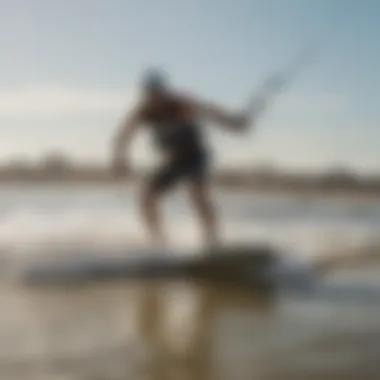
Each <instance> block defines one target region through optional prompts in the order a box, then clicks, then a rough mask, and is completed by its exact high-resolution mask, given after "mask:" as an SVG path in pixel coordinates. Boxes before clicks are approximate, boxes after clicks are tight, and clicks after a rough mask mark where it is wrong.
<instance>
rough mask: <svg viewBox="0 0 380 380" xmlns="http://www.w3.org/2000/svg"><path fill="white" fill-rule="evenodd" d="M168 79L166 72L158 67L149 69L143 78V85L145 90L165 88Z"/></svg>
mask: <svg viewBox="0 0 380 380" xmlns="http://www.w3.org/2000/svg"><path fill="white" fill-rule="evenodd" d="M167 85H168V83H167V79H166V75H165V73H163V72H162V71H161V70H158V69H149V70H147V71H146V72H145V73H144V75H143V78H142V87H143V88H144V89H145V90H149V91H155V90H163V89H165V88H166V87H167Z"/></svg>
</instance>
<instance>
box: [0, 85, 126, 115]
mask: <svg viewBox="0 0 380 380" xmlns="http://www.w3.org/2000/svg"><path fill="white" fill-rule="evenodd" d="M132 99H133V95H132V94H131V93H130V92H128V91H116V90H96V89H88V88H79V87H78V88H75V87H69V86H62V85H33V86H24V87H19V88H12V89H8V90H4V89H3V90H0V117H9V118H40V117H67V116H94V115H100V114H107V115H109V114H114V113H120V112H121V111H122V110H124V109H125V108H126V107H127V106H128V105H130V104H131V101H132Z"/></svg>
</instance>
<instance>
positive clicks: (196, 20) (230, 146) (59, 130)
mask: <svg viewBox="0 0 380 380" xmlns="http://www.w3.org/2000/svg"><path fill="white" fill-rule="evenodd" d="M379 19H380V2H378V1H377V0H362V1H358V0H318V1H317V0H313V1H312V0H207V1H205V0H191V1H185V0H144V1H141V0H75V1H74V0H0V56H1V60H0V67H1V70H0V141H1V147H2V149H1V151H0V160H8V159H13V158H23V157H24V158H31V159H39V157H41V155H43V154H45V153H46V152H50V151H63V152H67V154H70V156H72V157H73V158H74V159H77V160H82V161H89V160H93V161H97V162H106V160H108V159H109V156H110V141H111V139H112V135H113V134H114V133H115V131H116V128H117V125H118V123H119V122H120V120H121V119H122V118H123V116H124V115H125V113H126V112H127V111H128V109H130V108H131V106H132V105H133V104H134V103H135V102H136V101H137V99H138V92H137V90H138V81H139V76H140V75H141V73H142V72H143V71H144V70H145V68H146V67H150V66H153V67H162V68H164V70H166V72H167V73H168V75H169V77H170V80H171V82H172V83H173V86H175V87H178V88H179V89H183V88H184V89H186V90H189V91H191V92H193V93H197V94H199V95H200V96H201V97H202V98H204V99H207V100H210V101H212V102H214V103H218V104H220V105H223V106H226V107H227V108H229V109H231V110H239V109H240V108H242V107H244V105H245V103H246V102H247V97H248V96H249V94H250V93H251V92H252V91H254V90H255V88H258V86H259V84H260V83H261V82H262V81H263V80H264V79H265V78H266V77H267V76H268V75H269V74H271V73H273V72H277V71H279V70H282V69H284V68H285V67H287V65H289V63H290V62H291V61H292V60H293V59H294V57H295V56H297V54H299V52H300V51H301V50H302V49H303V48H305V47H308V46H312V47H314V48H315V57H314V58H315V59H314V61H313V62H312V64H311V65H310V66H308V67H306V68H305V69H304V70H303V71H302V72H301V73H300V74H299V75H298V76H297V77H296V78H295V79H294V80H293V81H292V82H291V83H290V85H289V86H288V87H287V88H286V89H285V90H284V91H283V92H282V93H281V94H280V95H279V96H278V97H276V99H275V102H274V103H273V104H271V105H270V107H269V108H268V109H267V111H266V113H265V114H264V115H262V117H261V118H260V119H259V120H258V121H257V123H256V125H255V128H252V129H251V130H250V131H249V133H248V134H247V135H234V134H233V133H226V132H225V131H223V130H222V129H220V128H218V127H217V126H214V125H212V126H210V125H206V126H205V129H206V131H207V136H208V139H209V141H210V144H211V146H212V149H213V151H214V156H215V163H216V165H217V166H221V167H225V166H231V165H232V166H251V165H261V164H265V163H269V164H274V165H278V166H280V167H291V168H300V169H307V170H309V169H310V170H311V169H313V170H319V169H323V168H326V167H330V166H342V165H345V166H350V167H352V168H354V169H357V170H365V171H368V172H380V149H379V147H378V145H379V141H380V107H378V102H379V99H380V70H378V66H379V61H380V45H379V42H378V41H379V37H380V23H379V22H378V20H379ZM131 154H132V158H133V160H134V162H135V164H136V165H146V164H148V165H149V164H150V163H152V162H153V161H154V160H155V157H156V156H155V153H154V151H153V150H152V147H151V144H150V142H149V137H148V136H147V135H146V134H144V132H142V133H141V134H140V135H139V136H138V137H137V139H136V142H135V143H134V144H133V146H132V153H131Z"/></svg>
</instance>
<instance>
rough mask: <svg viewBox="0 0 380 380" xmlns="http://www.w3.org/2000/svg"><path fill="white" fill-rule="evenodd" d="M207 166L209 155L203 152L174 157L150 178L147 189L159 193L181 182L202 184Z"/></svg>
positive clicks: (206, 172)
mask: <svg viewBox="0 0 380 380" xmlns="http://www.w3.org/2000/svg"><path fill="white" fill-rule="evenodd" d="M208 166H209V155H208V154H207V153H205V152H197V153H193V154H188V155H183V156H181V155H179V156H174V157H173V158H171V159H170V160H169V161H168V162H166V163H165V164H164V165H162V166H161V167H159V168H158V169H157V170H156V171H155V172H154V173H153V174H152V175H151V176H150V178H149V180H148V187H149V189H151V190H153V191H155V192H159V193H161V192H165V191H167V190H170V189H171V188H173V187H174V186H175V185H177V184H178V183H179V182H181V181H186V180H189V181H195V182H203V181H204V180H205V179H206V177H207V174H208Z"/></svg>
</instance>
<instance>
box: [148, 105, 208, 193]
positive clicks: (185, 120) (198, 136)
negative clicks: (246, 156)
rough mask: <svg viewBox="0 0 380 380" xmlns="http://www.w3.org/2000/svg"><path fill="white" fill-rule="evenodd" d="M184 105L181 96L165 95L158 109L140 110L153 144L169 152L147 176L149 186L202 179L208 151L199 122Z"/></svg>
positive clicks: (159, 188)
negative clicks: (166, 97) (186, 111)
mask: <svg viewBox="0 0 380 380" xmlns="http://www.w3.org/2000/svg"><path fill="white" fill-rule="evenodd" d="M183 109H184V105H183V103H182V102H181V101H180V100H176V99H175V98H168V99H167V100H165V102H164V103H163V104H162V105H160V107H158V108H157V109H154V108H147V109H145V110H144V111H143V119H144V121H145V123H146V124H147V125H149V126H150V127H151V129H152V132H153V136H154V139H155V143H156V145H157V146H158V148H159V149H160V150H161V151H162V152H163V153H164V154H165V155H167V156H168V160H167V161H166V162H165V163H164V164H163V165H162V166H161V167H159V168H158V170H157V171H155V172H154V173H153V174H152V175H151V177H150V179H149V186H151V188H152V189H153V190H155V191H158V192H162V191H166V190H168V189H170V188H171V187H173V186H174V185H176V184H177V183H178V182H179V181H182V180H192V181H203V180H204V179H205V175H206V173H207V168H208V161H209V152H208V149H207V147H206V146H205V141H204V138H203V135H202V133H201V130H200V126H199V125H198V123H197V121H195V120H193V119H192V118H189V117H188V116H187V115H186V114H185V113H184V112H183Z"/></svg>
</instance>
